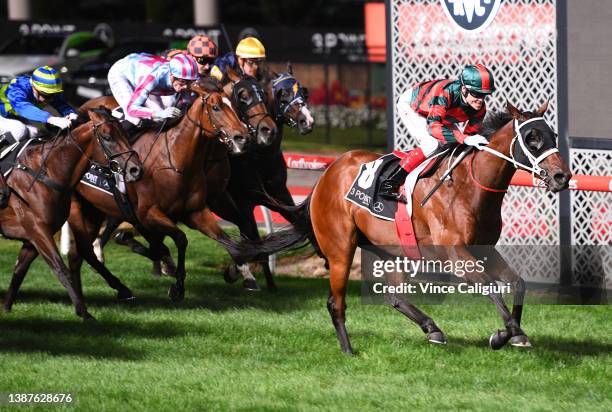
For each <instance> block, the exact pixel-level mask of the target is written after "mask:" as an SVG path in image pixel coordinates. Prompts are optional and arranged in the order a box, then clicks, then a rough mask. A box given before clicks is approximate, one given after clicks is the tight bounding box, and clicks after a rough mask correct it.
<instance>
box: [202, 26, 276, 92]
mask: <svg viewBox="0 0 612 412" xmlns="http://www.w3.org/2000/svg"><path fill="white" fill-rule="evenodd" d="M265 59H266V49H265V47H264V45H263V44H262V43H261V42H260V41H259V40H258V39H256V38H255V37H246V38H244V39H242V40H241V41H240V43H238V46H236V52H228V53H226V54H224V55H223V56H221V57H219V58H217V59H216V60H215V64H214V65H213V66H212V68H211V69H210V75H211V76H212V77H214V78H215V79H217V80H218V81H220V82H223V83H225V82H226V80H227V79H226V73H227V67H231V68H232V69H234V70H235V71H236V72H238V73H239V74H241V75H242V74H245V75H247V76H251V77H255V78H256V79H257V80H261V75H260V72H259V67H260V66H261V64H262V63H263V62H264V60H265Z"/></svg>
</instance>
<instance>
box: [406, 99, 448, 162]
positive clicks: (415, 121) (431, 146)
mask: <svg viewBox="0 0 612 412" xmlns="http://www.w3.org/2000/svg"><path fill="white" fill-rule="evenodd" d="M411 96H412V89H409V90H407V91H405V92H404V93H402V94H401V95H400V98H399V100H398V102H397V110H398V112H399V114H400V118H401V119H402V122H403V123H404V125H405V126H406V129H408V133H410V136H412V137H413V138H415V139H416V141H417V144H418V146H419V147H420V148H421V150H422V151H423V154H424V155H425V156H429V155H430V154H432V153H433V152H434V151H435V150H436V149H437V148H438V145H439V144H440V142H439V141H438V139H436V138H435V137H433V136H432V135H430V134H429V132H428V131H427V119H426V118H425V117H423V116H421V115H419V114H418V113H417V112H415V111H414V110H413V109H412V107H410V97H411Z"/></svg>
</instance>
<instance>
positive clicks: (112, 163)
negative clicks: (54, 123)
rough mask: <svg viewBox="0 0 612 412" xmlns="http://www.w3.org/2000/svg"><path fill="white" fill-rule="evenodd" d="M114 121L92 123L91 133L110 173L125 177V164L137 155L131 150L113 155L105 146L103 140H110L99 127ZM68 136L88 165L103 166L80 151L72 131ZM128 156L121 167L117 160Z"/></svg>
mask: <svg viewBox="0 0 612 412" xmlns="http://www.w3.org/2000/svg"><path fill="white" fill-rule="evenodd" d="M114 121H115V120H114V119H106V120H104V121H101V122H99V123H94V124H93V125H92V127H93V133H94V136H95V137H96V139H97V140H98V143H99V144H100V147H101V148H102V152H103V153H104V157H105V158H106V160H107V162H108V167H109V168H110V169H111V171H112V172H113V173H119V174H122V175H125V170H126V168H127V164H128V162H129V161H130V159H131V158H132V157H138V154H137V153H136V151H135V150H134V149H132V148H130V149H128V150H125V151H123V152H119V153H113V152H111V150H110V149H109V148H108V147H107V146H106V143H105V140H107V139H108V138H110V136H108V135H105V134H104V133H103V132H102V131H101V130H100V127H101V126H103V125H104V124H106V123H109V122H114ZM68 136H69V138H70V141H71V143H73V144H74V145H75V146H76V147H77V148H78V149H79V151H80V152H81V153H82V154H83V155H84V156H86V157H87V158H88V159H89V161H90V163H92V164H94V165H99V166H104V165H100V164H99V163H98V162H96V161H94V160H93V159H91V158H89V156H87V155H86V154H85V153H84V152H83V150H82V149H81V147H80V146H79V145H78V144H77V142H76V140H74V137H73V136H72V131H70V130H69V131H68ZM126 154H127V155H128V156H127V158H126V159H125V161H124V162H123V165H121V164H120V163H119V162H118V161H117V159H118V158H121V157H122V156H124V155H126Z"/></svg>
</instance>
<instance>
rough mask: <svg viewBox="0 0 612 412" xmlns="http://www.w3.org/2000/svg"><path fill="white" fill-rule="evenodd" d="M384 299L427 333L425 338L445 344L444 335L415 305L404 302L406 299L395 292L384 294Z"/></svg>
mask: <svg viewBox="0 0 612 412" xmlns="http://www.w3.org/2000/svg"><path fill="white" fill-rule="evenodd" d="M385 301H386V302H387V303H389V304H390V305H391V306H392V307H393V308H394V309H396V310H397V311H398V312H400V313H401V314H403V315H404V316H406V317H407V318H408V319H410V320H411V321H413V322H414V323H416V324H417V325H419V326H420V328H421V330H422V331H423V332H424V333H426V334H427V340H429V342H431V343H437V344H443V345H445V344H446V336H444V332H442V330H440V328H439V327H438V325H436V323H435V322H434V321H433V319H432V318H430V317H429V316H427V315H426V314H425V313H423V312H421V310H419V309H418V308H417V307H416V306H414V305H413V304H411V303H408V302H406V300H405V299H404V298H403V297H402V296H400V295H397V294H395V293H393V294H389V295H385Z"/></svg>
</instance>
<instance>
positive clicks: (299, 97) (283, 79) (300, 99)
mask: <svg viewBox="0 0 612 412" xmlns="http://www.w3.org/2000/svg"><path fill="white" fill-rule="evenodd" d="M291 81H293V84H294V85H297V86H298V87H297V92H295V93H294V94H293V99H291V100H290V101H288V102H283V101H281V100H280V99H278V98H277V96H278V93H279V92H280V91H281V90H290V89H293V87H294V86H289V87H286V86H284V85H285V84H286V83H288V82H291ZM272 94H273V95H274V101H275V103H276V105H275V106H276V116H275V120H276V121H277V122H278V121H282V120H284V121H285V122H286V123H287V124H288V125H289V126H290V127H297V125H298V123H297V122H296V121H295V119H293V118H292V117H291V116H288V115H287V112H288V110H289V109H290V108H291V107H292V106H293V105H297V109H298V111H300V110H301V109H302V107H304V106H306V98H305V96H304V92H303V90H302V88H301V87H300V86H299V83H298V81H297V80H296V78H295V77H293V76H291V75H288V74H280V75H279V76H278V78H276V79H274V80H272Z"/></svg>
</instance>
